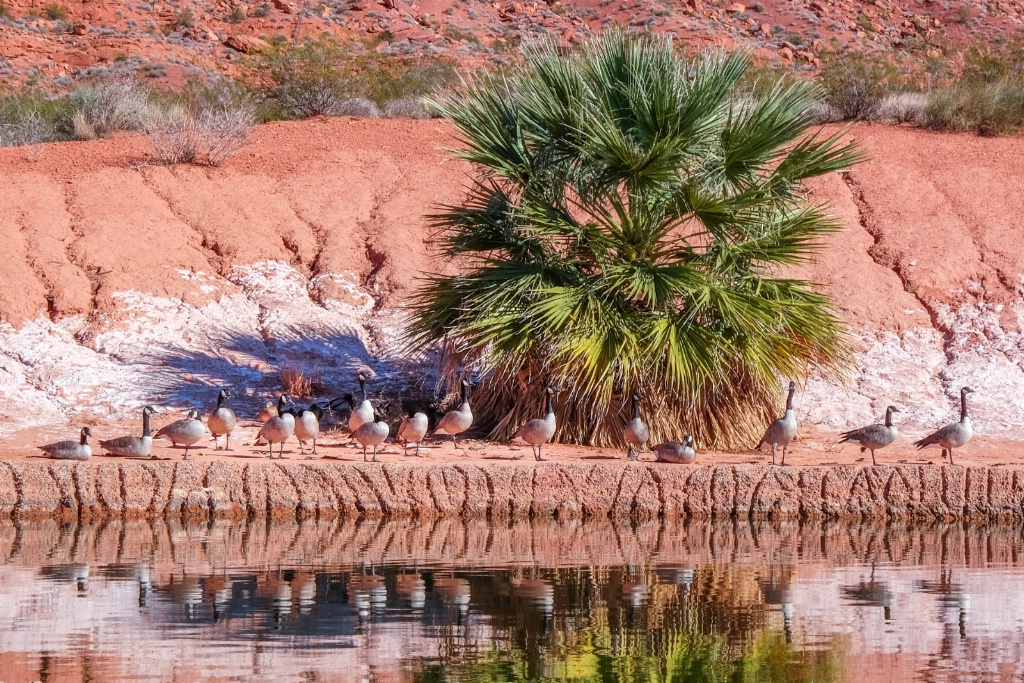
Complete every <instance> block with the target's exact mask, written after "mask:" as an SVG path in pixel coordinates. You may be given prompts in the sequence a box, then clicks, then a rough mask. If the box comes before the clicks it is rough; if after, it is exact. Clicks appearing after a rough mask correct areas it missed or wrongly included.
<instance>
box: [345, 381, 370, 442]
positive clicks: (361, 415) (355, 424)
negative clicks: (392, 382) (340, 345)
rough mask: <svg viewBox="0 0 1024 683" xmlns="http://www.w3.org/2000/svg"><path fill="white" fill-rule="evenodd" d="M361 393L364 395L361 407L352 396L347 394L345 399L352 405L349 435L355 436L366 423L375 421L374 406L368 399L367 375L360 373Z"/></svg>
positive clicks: (360, 403)
mask: <svg viewBox="0 0 1024 683" xmlns="http://www.w3.org/2000/svg"><path fill="white" fill-rule="evenodd" d="M359 392H360V394H361V395H362V400H361V401H360V402H359V405H358V406H357V405H356V402H355V399H354V398H353V397H352V394H345V398H347V399H348V401H349V403H350V404H351V405H352V414H351V415H350V416H349V418H348V431H349V434H355V433H356V430H357V429H359V428H360V427H361V426H362V425H363V423H364V422H370V421H371V420H373V404H372V403H370V400H369V399H368V398H366V375H364V374H363V373H361V372H360V373H359Z"/></svg>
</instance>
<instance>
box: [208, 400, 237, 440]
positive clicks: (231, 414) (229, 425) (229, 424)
mask: <svg viewBox="0 0 1024 683" xmlns="http://www.w3.org/2000/svg"><path fill="white" fill-rule="evenodd" d="M226 398H231V394H229V393H228V390H227V389H221V390H220V393H218V394H217V407H216V408H214V409H213V412H211V413H210V416H209V417H208V418H206V424H207V426H208V427H209V428H210V434H213V448H214V450H218V451H219V450H220V449H221V448H220V442H219V439H220V437H221V436H223V437H224V438H225V445H224V450H226V451H230V450H231V432H233V431H234V429H235V423H236V422H237V421H238V418H237V417H236V416H235V411H233V410H231V408H228V407H227V406H226V405H224V399H226Z"/></svg>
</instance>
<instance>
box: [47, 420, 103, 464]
mask: <svg viewBox="0 0 1024 683" xmlns="http://www.w3.org/2000/svg"><path fill="white" fill-rule="evenodd" d="M90 436H92V431H91V430H90V429H89V428H88V427H82V433H81V435H80V436H79V440H78V441H75V440H74V439H69V440H67V441H58V442H57V443H48V444H46V445H45V446H40V447H39V450H41V451H42V452H43V453H46V457H48V458H56V459H57V460H88V459H89V458H91V457H92V447H91V446H89V437H90Z"/></svg>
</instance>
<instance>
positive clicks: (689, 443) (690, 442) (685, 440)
mask: <svg viewBox="0 0 1024 683" xmlns="http://www.w3.org/2000/svg"><path fill="white" fill-rule="evenodd" d="M683 445H684V446H689V447H690V448H693V434H687V435H686V436H684V437H683Z"/></svg>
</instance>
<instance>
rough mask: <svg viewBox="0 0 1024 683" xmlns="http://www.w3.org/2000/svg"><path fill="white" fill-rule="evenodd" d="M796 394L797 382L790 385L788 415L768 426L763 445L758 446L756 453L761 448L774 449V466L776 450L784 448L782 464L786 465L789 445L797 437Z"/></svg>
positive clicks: (787, 399) (787, 404) (787, 402)
mask: <svg viewBox="0 0 1024 683" xmlns="http://www.w3.org/2000/svg"><path fill="white" fill-rule="evenodd" d="M794 394H796V382H790V383H789V396H788V397H787V398H786V414H785V415H783V416H782V417H780V418H779V419H777V420H775V421H774V422H772V423H771V424H770V425H768V429H767V430H765V433H764V436H763V437H761V443H759V444H757V448H755V449H754V450H755V451H759V450H761V446H764V445H768V446H771V448H772V464H773V465H774V464H775V450H776V449H777V448H778V447H779V446H782V464H783V465H785V464H786V452H787V451H788V450H789V444H790V443H792V442H793V437H795V436H796V427H797V424H796V413H794V412H793V396H794Z"/></svg>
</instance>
